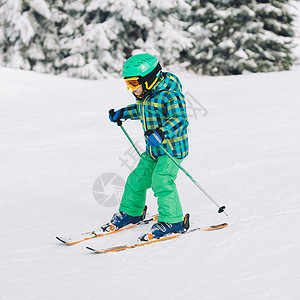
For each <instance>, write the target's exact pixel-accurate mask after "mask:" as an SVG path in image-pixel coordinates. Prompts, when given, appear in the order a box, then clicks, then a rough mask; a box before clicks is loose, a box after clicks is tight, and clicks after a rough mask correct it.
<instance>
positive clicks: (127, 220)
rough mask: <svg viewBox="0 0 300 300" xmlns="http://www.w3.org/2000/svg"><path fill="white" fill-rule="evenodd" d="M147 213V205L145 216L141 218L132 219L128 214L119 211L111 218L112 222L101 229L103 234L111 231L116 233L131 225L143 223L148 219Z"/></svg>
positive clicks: (144, 211)
mask: <svg viewBox="0 0 300 300" xmlns="http://www.w3.org/2000/svg"><path fill="white" fill-rule="evenodd" d="M146 212H147V206H146V205H145V207H144V210H143V214H142V215H141V216H137V217H132V216H129V215H128V214H126V213H124V212H121V211H118V212H116V213H115V214H114V215H113V217H112V218H111V220H110V222H109V223H107V224H105V225H103V226H102V227H101V229H102V231H103V232H110V231H115V230H118V229H120V228H122V227H124V226H126V225H129V224H136V223H138V222H140V221H143V220H144V219H145V217H146Z"/></svg>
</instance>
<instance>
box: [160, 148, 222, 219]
mask: <svg viewBox="0 0 300 300" xmlns="http://www.w3.org/2000/svg"><path fill="white" fill-rule="evenodd" d="M159 148H160V149H161V150H162V151H163V152H164V153H165V154H166V155H168V156H169V157H170V158H171V160H172V161H173V162H174V163H175V164H176V165H177V167H178V168H179V169H180V170H181V171H182V172H183V173H184V174H185V175H187V177H188V178H190V179H191V180H192V182H193V183H194V184H195V185H196V186H197V187H198V188H199V189H200V190H201V191H202V193H203V194H204V195H205V196H206V197H207V198H208V199H209V200H211V202H213V203H214V204H215V205H216V206H217V207H218V209H219V210H218V213H219V214H220V213H222V212H223V213H224V214H225V215H226V216H228V214H227V213H226V212H225V208H226V207H225V206H220V205H219V204H218V203H217V202H216V200H215V199H214V198H213V197H212V196H211V195H210V194H209V193H208V192H206V191H205V190H204V188H203V187H202V186H201V185H200V184H199V183H198V182H197V181H196V180H195V179H194V178H193V177H192V176H191V175H190V174H189V173H188V172H187V171H186V170H185V169H184V168H183V167H182V166H181V165H180V164H179V163H178V162H177V161H176V160H175V159H174V158H173V157H172V156H171V154H169V152H168V151H167V150H166V149H165V148H164V147H163V146H162V145H160V146H159Z"/></svg>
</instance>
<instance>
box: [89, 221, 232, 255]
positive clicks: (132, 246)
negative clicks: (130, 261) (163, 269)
mask: <svg viewBox="0 0 300 300" xmlns="http://www.w3.org/2000/svg"><path fill="white" fill-rule="evenodd" d="M227 226H228V224H227V223H223V224H219V225H213V226H206V227H201V228H200V227H196V228H192V229H190V230H188V231H186V232H184V233H175V234H170V235H167V236H163V237H161V238H159V239H152V240H149V241H144V242H137V243H133V244H128V245H122V246H117V247H110V248H106V249H101V250H96V249H93V248H91V247H86V248H87V249H88V250H91V251H93V252H94V253H102V254H105V253H110V252H118V251H123V250H127V249H132V248H136V247H140V246H146V245H150V244H153V243H157V242H162V241H167V240H171V239H174V238H178V237H180V236H182V235H185V234H187V233H191V232H194V231H198V230H200V231H212V230H218V229H222V228H225V227H227Z"/></svg>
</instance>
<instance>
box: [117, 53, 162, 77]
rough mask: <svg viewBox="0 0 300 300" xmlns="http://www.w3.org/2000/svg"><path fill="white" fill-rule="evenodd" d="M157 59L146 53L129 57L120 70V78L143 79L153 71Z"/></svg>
mask: <svg viewBox="0 0 300 300" xmlns="http://www.w3.org/2000/svg"><path fill="white" fill-rule="evenodd" d="M157 64H158V59H157V58H156V57H155V56H153V55H150V54H148V53H145V54H137V55H134V56H131V57H130V58H129V59H127V61H126V62H125V64H124V66H123V69H122V77H134V76H139V77H144V76H146V75H148V74H149V73H150V72H151V71H153V70H154V69H155V67H156V66H157Z"/></svg>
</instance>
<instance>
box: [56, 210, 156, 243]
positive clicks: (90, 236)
mask: <svg viewBox="0 0 300 300" xmlns="http://www.w3.org/2000/svg"><path fill="white" fill-rule="evenodd" d="M157 219H158V215H152V216H151V217H149V218H147V219H144V220H143V221H140V222H138V223H136V224H130V225H127V226H124V227H122V228H120V229H118V230H113V231H109V232H105V231H103V230H102V229H99V230H94V231H89V232H85V233H81V234H80V235H78V236H73V237H60V236H57V237H56V238H57V239H58V240H59V241H60V242H62V243H64V244H66V245H75V244H78V243H81V242H84V241H87V240H90V239H94V238H98V237H102V236H106V235H110V234H114V233H117V232H121V231H124V230H128V229H132V228H134V227H136V226H139V225H143V224H149V223H150V222H155V221H157Z"/></svg>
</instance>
